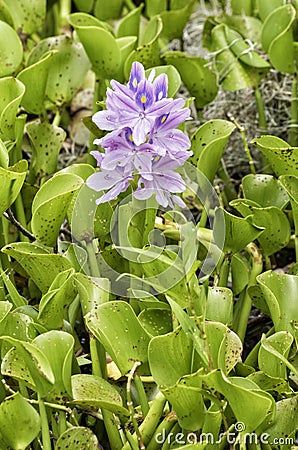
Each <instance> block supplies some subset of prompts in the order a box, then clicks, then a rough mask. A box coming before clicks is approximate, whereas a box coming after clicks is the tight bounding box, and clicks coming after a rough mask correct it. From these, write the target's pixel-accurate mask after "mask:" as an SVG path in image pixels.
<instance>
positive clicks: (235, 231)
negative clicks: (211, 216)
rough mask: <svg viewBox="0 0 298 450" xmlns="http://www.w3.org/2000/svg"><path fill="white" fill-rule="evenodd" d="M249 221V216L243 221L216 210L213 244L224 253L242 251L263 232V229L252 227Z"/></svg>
mask: <svg viewBox="0 0 298 450" xmlns="http://www.w3.org/2000/svg"><path fill="white" fill-rule="evenodd" d="M251 219H252V218H251V216H248V217H246V218H244V219H243V218H241V217H237V216H234V215H233V214H230V213H228V212H227V211H226V210H224V209H223V208H221V207H220V208H217V209H216V210H215V220H214V230H213V235H214V239H215V243H217V245H218V246H220V248H222V250H223V251H224V252H225V253H238V252H239V251H241V250H243V249H244V248H245V247H246V245H247V244H249V243H250V242H252V241H254V240H255V239H257V238H258V237H259V236H260V234H261V233H262V232H263V229H262V228H261V227H257V226H256V225H254V224H253V223H252V220H251ZM223 242H224V243H223ZM222 243H223V245H222Z"/></svg>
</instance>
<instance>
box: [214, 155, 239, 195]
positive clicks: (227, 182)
mask: <svg viewBox="0 0 298 450" xmlns="http://www.w3.org/2000/svg"><path fill="white" fill-rule="evenodd" d="M217 175H218V176H219V178H220V179H221V180H222V181H223V183H224V192H225V194H226V197H227V200H228V201H231V200H234V198H237V192H236V189H235V187H234V185H233V182H232V180H231V178H230V176H229V174H228V172H227V169H226V166H225V164H224V161H223V159H222V160H221V161H220V163H219V166H218V169H217Z"/></svg>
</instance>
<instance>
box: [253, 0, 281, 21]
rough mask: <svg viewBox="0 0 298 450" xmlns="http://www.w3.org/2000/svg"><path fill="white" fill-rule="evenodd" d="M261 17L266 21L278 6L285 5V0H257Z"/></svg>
mask: <svg viewBox="0 0 298 450" xmlns="http://www.w3.org/2000/svg"><path fill="white" fill-rule="evenodd" d="M256 1H257V10H258V13H259V16H260V18H261V19H262V20H263V21H264V20H265V19H266V17H267V16H269V14H271V13H272V12H273V11H274V10H275V9H276V8H278V7H279V6H282V5H284V1H283V0H256Z"/></svg>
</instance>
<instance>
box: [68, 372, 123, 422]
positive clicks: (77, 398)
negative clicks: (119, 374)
mask: <svg viewBox="0 0 298 450" xmlns="http://www.w3.org/2000/svg"><path fill="white" fill-rule="evenodd" d="M71 385H72V392H73V399H72V400H71V402H70V403H72V404H75V405H79V406H81V407H83V408H84V409H89V408H91V409H93V408H94V407H97V408H104V409H106V410H108V411H111V412H113V413H114V414H117V415H122V416H128V415H129V413H128V411H127V409H126V408H124V407H123V406H122V398H121V395H120V393H119V391H118V390H117V389H116V388H115V387H114V386H112V385H111V384H110V383H108V382H107V381H106V380H104V379H103V378H100V377H97V376H95V375H85V374H78V375H73V376H72V377H71Z"/></svg>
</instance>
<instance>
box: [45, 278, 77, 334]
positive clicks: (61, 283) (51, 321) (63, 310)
mask: <svg viewBox="0 0 298 450" xmlns="http://www.w3.org/2000/svg"><path fill="white" fill-rule="evenodd" d="M73 274H74V270H73V269H69V270H67V271H65V272H61V273H59V274H58V275H57V276H56V278H55V280H54V281H53V283H52V285H51V286H50V289H49V290H48V292H47V293H46V294H45V295H43V297H42V298H41V300H40V303H39V313H38V318H37V320H38V322H39V323H41V324H42V325H43V326H44V327H45V328H46V329H47V330H55V329H59V328H62V326H63V321H64V320H67V319H68V315H67V312H68V308H69V305H70V304H71V303H72V302H73V300H74V298H75V295H76V290H75V288H74V283H73Z"/></svg>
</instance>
